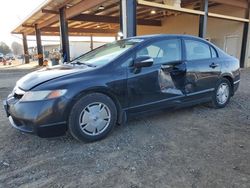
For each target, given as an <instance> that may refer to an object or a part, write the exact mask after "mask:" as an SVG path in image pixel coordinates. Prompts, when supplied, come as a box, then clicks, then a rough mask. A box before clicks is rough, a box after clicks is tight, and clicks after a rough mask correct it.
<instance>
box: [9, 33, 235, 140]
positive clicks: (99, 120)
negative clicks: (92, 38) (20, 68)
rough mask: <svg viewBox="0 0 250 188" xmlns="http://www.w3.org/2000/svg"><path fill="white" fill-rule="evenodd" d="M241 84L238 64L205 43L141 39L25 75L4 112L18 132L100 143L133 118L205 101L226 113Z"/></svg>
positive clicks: (190, 39)
mask: <svg viewBox="0 0 250 188" xmlns="http://www.w3.org/2000/svg"><path fill="white" fill-rule="evenodd" d="M239 82H240V71H239V61H238V60H237V59H236V58H234V57H231V56H229V55H227V54H226V53H225V52H223V51H222V50H220V49H219V48H218V47H216V46H214V45H213V44H211V43H209V42H207V41H205V40H203V39H200V38H197V37H193V36H187V35H151V36H140V37H133V38H128V39H124V40H120V41H116V42H113V43H111V44H106V45H104V46H102V47H100V48H98V49H95V50H93V51H91V52H89V53H87V54H84V55H82V56H80V57H79V58H77V59H75V60H73V61H72V62H69V63H66V64H64V65H58V66H53V67H49V68H44V69H42V70H38V71H35V72H32V73H30V74H27V75H26V76H24V77H23V78H21V79H20V80H19V81H18V82H17V83H16V86H15V88H14V89H13V91H12V93H11V94H10V95H9V96H8V98H7V100H6V101H5V102H4V107H5V109H6V112H7V116H8V117H9V121H10V123H11V124H12V125H13V126H14V127H15V128H17V129H19V130H21V131H24V132H28V133H34V134H37V135H38V136H40V137H51V136H59V135H62V134H64V133H65V132H66V131H69V132H70V133H71V134H72V135H73V136H74V137H75V138H76V139H78V140H84V141H95V140H99V139H101V138H104V137H105V136H107V135H108V133H110V131H111V130H112V128H113V127H114V126H115V125H116V124H121V123H123V122H125V120H126V118H127V117H128V115H130V114H135V113H141V112H148V111H152V110H157V109H162V108H170V109H175V108H179V107H184V106H189V105H194V104H197V103H205V102H210V103H211V104H212V105H213V106H214V107H215V108H223V107H225V106H226V105H227V103H228V102H229V100H230V97H232V96H233V95H234V93H235V91H236V90H237V88H238V86H239Z"/></svg>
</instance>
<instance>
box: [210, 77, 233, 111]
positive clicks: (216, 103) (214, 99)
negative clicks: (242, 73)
mask: <svg viewBox="0 0 250 188" xmlns="http://www.w3.org/2000/svg"><path fill="white" fill-rule="evenodd" d="M222 84H223V85H226V86H227V87H228V89H229V93H228V98H227V99H226V101H225V102H223V103H220V102H219V101H218V98H217V92H218V90H219V88H220V86H221V85H222ZM231 96H232V85H231V83H230V81H229V80H228V79H226V78H222V79H220V80H219V81H218V83H217V84H216V87H215V90H214V92H213V96H212V103H211V105H212V107H214V108H224V107H225V106H226V105H227V104H228V103H229V101H230V98H231Z"/></svg>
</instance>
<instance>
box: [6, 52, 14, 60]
mask: <svg viewBox="0 0 250 188" xmlns="http://www.w3.org/2000/svg"><path fill="white" fill-rule="evenodd" d="M5 59H6V60H15V56H14V54H12V53H8V54H6V55H5Z"/></svg>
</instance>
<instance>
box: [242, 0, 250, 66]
mask: <svg viewBox="0 0 250 188" xmlns="http://www.w3.org/2000/svg"><path fill="white" fill-rule="evenodd" d="M249 11H250V1H248V8H247V10H246V13H245V18H246V19H249V18H250V17H249V16H250V13H249ZM249 44H250V41H249V22H245V23H244V28H243V36H242V44H241V54H240V67H241V68H243V67H245V66H246V62H247V61H248V55H247V54H248V48H249V47H250V46H249Z"/></svg>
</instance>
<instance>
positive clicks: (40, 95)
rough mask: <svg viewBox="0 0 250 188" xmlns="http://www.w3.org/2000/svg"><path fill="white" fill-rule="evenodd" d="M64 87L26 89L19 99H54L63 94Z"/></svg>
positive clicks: (64, 91)
mask: <svg viewBox="0 0 250 188" xmlns="http://www.w3.org/2000/svg"><path fill="white" fill-rule="evenodd" d="M66 92H67V90H66V89H60V90H44V91H28V92H26V93H25V94H24V95H23V97H22V98H21V100H20V101H40V100H46V99H54V98H58V97H61V96H63V95H65V93H66Z"/></svg>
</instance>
